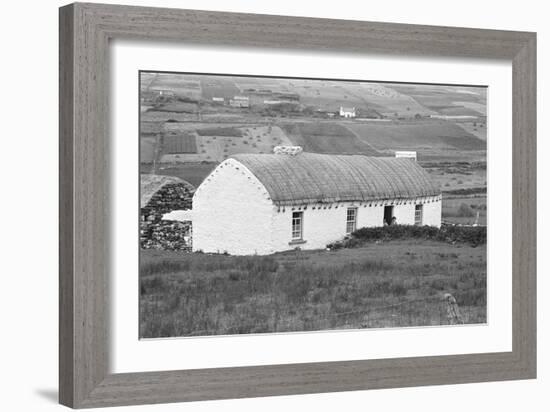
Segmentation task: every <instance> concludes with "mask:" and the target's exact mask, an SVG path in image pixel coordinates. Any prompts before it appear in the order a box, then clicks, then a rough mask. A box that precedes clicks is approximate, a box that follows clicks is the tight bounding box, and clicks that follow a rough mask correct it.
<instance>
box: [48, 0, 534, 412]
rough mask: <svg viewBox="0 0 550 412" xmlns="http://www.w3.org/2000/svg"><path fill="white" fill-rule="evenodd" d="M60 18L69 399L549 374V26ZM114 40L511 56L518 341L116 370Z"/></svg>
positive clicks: (201, 395) (62, 339)
mask: <svg viewBox="0 0 550 412" xmlns="http://www.w3.org/2000/svg"><path fill="white" fill-rule="evenodd" d="M159 22H162V24H159ZM59 30H60V33H59V34H60V35H59V40H60V44H59V50H60V53H59V59H60V73H59V75H60V77H59V79H60V91H59V96H60V108H59V109H60V110H59V127H60V152H59V156H60V178H59V179H60V180H59V187H60V198H59V203H60V211H59V216H60V227H59V231H60V233H59V234H60V245H59V248H60V252H59V264H60V271H59V282H60V289H59V399H60V403H62V404H63V405H66V406H69V407H72V408H90V407H104V406H117V405H137V404H146V403H165V402H183V401H197V400H213V399H225V398H245V397H259V396H275V395H292V394H306V393H319V392H336V391H351V390H365V389H377V388H390V387H391V388H397V387H409V386H422V385H439V384H456V383H468V382H485V381H502V380H513V379H531V378H535V377H536V34H535V33H529V32H512V31H498V30H482V29H470V28H454V27H434V26H419V25H408V24H393V23H378V22H376V23H374V22H360V21H343V20H330V19H316V18H304V17H288V16H273V15H255V14H241V13H225V12H211V11H195V10H179V9H162V8H148V7H134V6H119V5H104V4H87V3H75V4H70V5H67V6H64V7H62V8H60V14H59ZM112 39H137V40H155V41H178V42H188V43H192V44H196V45H199V46H200V45H225V46H241V47H261V48H268V49H281V48H285V49H293V50H296V51H297V52H300V51H302V52H304V51H307V50H315V51H322V50H326V51H338V52H348V53H365V52H369V53H382V54H392V55H399V54H407V55H417V56H438V57H454V58H492V59H502V60H505V61H509V62H511V63H512V71H513V79H512V88H513V118H512V122H513V145H514V151H513V159H512V162H513V181H512V186H513V199H512V202H513V205H512V211H513V222H512V228H513V233H512V236H513V256H512V262H513V264H512V279H513V284H512V294H513V296H512V301H513V303H512V306H513V307H512V312H513V313H512V320H513V324H512V334H513V336H512V351H510V352H499V353H478V354H465V355H445V356H427V357H412V358H394V359H370V360H369V359H365V360H357V361H337V362H319V363H300V364H287V365H268V366H246V367H228V368H212V369H194V370H180V371H178V370H175V371H159V372H141V373H121V374H111V373H110V372H109V362H110V353H109V352H110V351H109V341H108V337H109V331H108V326H109V322H108V320H109V319H108V317H109V312H108V307H109V282H108V264H109V250H108V247H109V241H108V233H107V230H106V228H107V227H108V226H109V224H110V221H109V214H108V213H107V207H108V202H109V199H108V196H107V195H108V188H109V181H108V176H109V144H108V143H109V129H108V124H109V58H110V56H109V42H110V40H112Z"/></svg>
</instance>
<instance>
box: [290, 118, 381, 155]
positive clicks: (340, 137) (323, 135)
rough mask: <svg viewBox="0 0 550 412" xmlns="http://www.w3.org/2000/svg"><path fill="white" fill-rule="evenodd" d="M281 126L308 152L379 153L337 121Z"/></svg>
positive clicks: (291, 138) (294, 141)
mask: <svg viewBox="0 0 550 412" xmlns="http://www.w3.org/2000/svg"><path fill="white" fill-rule="evenodd" d="M281 128H282V129H283V130H284V131H285V133H286V134H287V136H288V137H289V139H290V140H292V142H293V143H294V144H296V145H299V146H302V147H303V148H304V151H306V152H313V153H336V154H366V155H376V154H378V153H377V152H376V150H374V149H373V148H372V147H371V146H370V145H368V144H366V143H365V142H362V141H361V140H359V139H358V138H357V136H356V135H355V134H354V133H353V132H351V131H350V130H348V129H347V128H346V127H344V126H342V125H340V124H337V123H326V122H324V123H315V122H311V123H287V124H282V125H281Z"/></svg>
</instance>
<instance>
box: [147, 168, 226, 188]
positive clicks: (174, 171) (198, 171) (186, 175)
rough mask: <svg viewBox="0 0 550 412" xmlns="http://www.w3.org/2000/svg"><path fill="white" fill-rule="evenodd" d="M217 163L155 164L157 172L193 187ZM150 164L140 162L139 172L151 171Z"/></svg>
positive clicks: (200, 181)
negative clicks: (176, 178) (177, 178)
mask: <svg viewBox="0 0 550 412" xmlns="http://www.w3.org/2000/svg"><path fill="white" fill-rule="evenodd" d="M217 165H218V163H217V162H212V163H207V162H195V163H191V162H187V163H178V164H177V165H175V166H173V165H166V164H161V165H157V168H158V170H157V174H159V175H165V176H175V177H179V178H180V179H183V180H185V181H186V182H189V183H191V184H192V185H193V186H194V187H195V188H196V187H198V186H199V185H200V184H201V183H202V181H203V180H204V179H205V178H206V176H208V175H209V174H210V172H211V171H212V170H214V168H215V167H216V166H217ZM151 170H152V165H150V164H143V163H142V164H141V165H140V173H151Z"/></svg>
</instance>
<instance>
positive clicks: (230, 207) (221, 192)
mask: <svg viewBox="0 0 550 412" xmlns="http://www.w3.org/2000/svg"><path fill="white" fill-rule="evenodd" d="M387 223H389V224H391V223H397V224H407V225H430V226H437V227H439V226H440V225H441V189H440V187H439V186H438V185H437V184H436V183H435V182H434V181H433V180H432V179H431V177H430V176H429V175H428V173H427V172H426V171H425V170H424V169H422V167H421V166H420V165H418V163H416V162H415V161H414V160H412V159H406V158H391V157H388V158H385V157H367V156H360V155H328V154H316V153H303V152H301V150H295V149H293V148H289V149H288V150H279V153H276V154H238V155H234V156H232V157H230V158H228V159H227V160H225V161H224V162H222V163H221V164H220V165H219V166H218V167H217V168H216V169H214V171H213V172H212V173H211V174H210V175H209V176H208V177H207V178H206V179H205V181H204V182H203V183H202V184H201V185H200V186H199V187H198V188H197V190H196V192H195V194H194V196H193V250H194V251H198V250H201V251H203V252H210V253H224V252H227V253H230V254H234V255H251V254H259V255H265V254H270V253H274V252H278V251H284V250H289V249H294V248H300V249H320V248H325V247H326V245H327V244H329V243H331V242H334V241H336V240H339V239H342V238H343V237H344V236H346V235H347V234H349V233H351V232H353V231H355V230H356V229H359V228H361V227H374V226H382V225H384V224H387Z"/></svg>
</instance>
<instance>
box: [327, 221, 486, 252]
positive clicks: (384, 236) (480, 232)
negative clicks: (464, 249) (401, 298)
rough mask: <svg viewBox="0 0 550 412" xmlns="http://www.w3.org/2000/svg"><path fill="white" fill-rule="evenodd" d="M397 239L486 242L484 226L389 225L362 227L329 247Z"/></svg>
mask: <svg viewBox="0 0 550 412" xmlns="http://www.w3.org/2000/svg"><path fill="white" fill-rule="evenodd" d="M398 239H422V240H434V241H439V242H447V243H466V244H469V245H471V246H474V247H475V246H478V245H482V244H485V243H487V228H486V227H485V226H456V225H443V226H441V228H437V227H434V226H412V225H390V226H381V227H364V228H361V229H358V230H356V231H355V232H353V233H352V234H351V235H350V236H349V237H347V238H346V239H344V240H342V241H339V242H335V243H332V244H330V245H328V246H327V247H328V248H329V249H340V248H353V247H358V246H361V245H363V244H365V243H367V242H376V241H390V240H398Z"/></svg>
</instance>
